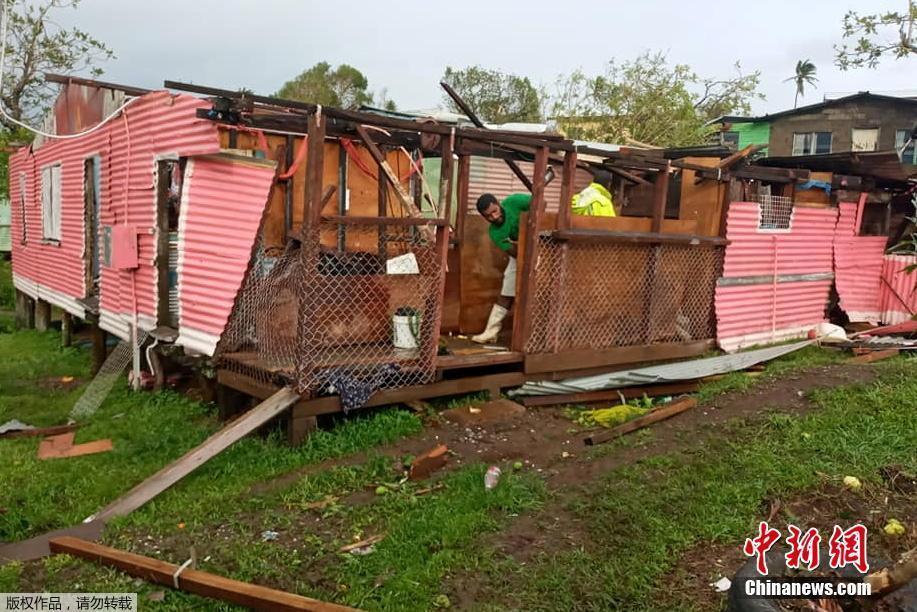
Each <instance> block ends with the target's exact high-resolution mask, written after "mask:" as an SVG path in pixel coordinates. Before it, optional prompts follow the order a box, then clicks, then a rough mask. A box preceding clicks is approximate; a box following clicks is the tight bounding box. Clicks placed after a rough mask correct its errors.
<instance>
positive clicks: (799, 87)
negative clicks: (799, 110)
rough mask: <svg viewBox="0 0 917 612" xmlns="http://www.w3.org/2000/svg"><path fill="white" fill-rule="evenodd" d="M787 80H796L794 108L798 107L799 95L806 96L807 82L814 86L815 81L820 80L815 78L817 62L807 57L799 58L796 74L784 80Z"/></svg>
mask: <svg viewBox="0 0 917 612" xmlns="http://www.w3.org/2000/svg"><path fill="white" fill-rule="evenodd" d="M787 81H795V82H796V98H795V99H794V100H793V108H796V105H797V104H798V103H799V96H802V97H805V95H806V83H808V84H809V85H812V86H813V87H814V86H815V82H816V81H818V79H817V78H815V64H813V63H812V62H810V61H809V60H807V59H805V60H799V61H798V62H796V74H795V75H793V76H791V77H790V78H788V79H784V81H783V82H784V83H786V82H787Z"/></svg>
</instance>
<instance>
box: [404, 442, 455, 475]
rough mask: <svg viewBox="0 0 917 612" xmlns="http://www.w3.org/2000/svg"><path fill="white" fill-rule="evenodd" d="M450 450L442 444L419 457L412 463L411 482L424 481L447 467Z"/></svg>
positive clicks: (409, 473)
mask: <svg viewBox="0 0 917 612" xmlns="http://www.w3.org/2000/svg"><path fill="white" fill-rule="evenodd" d="M448 452H449V449H448V448H447V447H446V445H445V444H440V445H438V446H435V447H433V448H431V449H430V450H428V451H427V452H425V453H423V454H422V455H420V456H418V457H417V458H416V459H414V461H412V462H411V469H410V470H409V471H408V478H410V479H411V480H424V479H426V478H427V477H429V476H430V474H432V473H433V472H435V471H436V470H438V469H440V468H442V467H443V466H444V465H446V461H447V460H448V458H449V457H448V455H447V453H448Z"/></svg>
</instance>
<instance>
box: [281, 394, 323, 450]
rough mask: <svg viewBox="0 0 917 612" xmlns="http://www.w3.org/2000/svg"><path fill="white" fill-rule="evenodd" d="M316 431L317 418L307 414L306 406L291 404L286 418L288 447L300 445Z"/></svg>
mask: <svg viewBox="0 0 917 612" xmlns="http://www.w3.org/2000/svg"><path fill="white" fill-rule="evenodd" d="M317 429H318V417H315V416H310V415H309V414H308V408H307V406H306V404H304V403H299V404H293V407H292V408H291V409H290V414H289V415H288V417H287V442H288V443H289V444H290V446H298V445H299V444H302V443H303V442H304V441H305V440H306V438H307V437H308V435H309V434H310V433H312V432H313V431H315V430H317Z"/></svg>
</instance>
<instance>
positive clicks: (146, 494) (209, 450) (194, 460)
mask: <svg viewBox="0 0 917 612" xmlns="http://www.w3.org/2000/svg"><path fill="white" fill-rule="evenodd" d="M299 399H300V396H299V394H298V393H296V392H295V391H294V390H292V389H290V388H289V387H284V388H282V389H280V390H276V389H275V391H274V393H273V394H271V395H270V396H269V397H267V399H265V400H264V401H263V402H261V403H260V404H259V405H258V406H256V407H254V408H252V409H251V410H249V411H248V412H246V413H245V414H244V415H242V416H241V417H239V418H238V419H236V420H235V421H233V422H232V423H230V424H229V425H227V426H226V427H224V428H223V429H221V430H220V431H218V432H216V433H215V434H213V435H212V436H210V437H209V438H207V439H206V440H204V442H203V443H201V444H200V445H199V446H197V447H196V448H194V449H192V450H190V451H188V452H187V453H185V454H184V455H183V456H182V457H180V458H178V459H176V460H175V461H173V462H172V463H170V464H169V465H167V466H166V467H164V468H162V469H161V470H159V471H158V472H156V473H155V474H153V475H152V476H150V477H149V478H147V479H146V480H144V481H143V482H141V483H140V484H138V485H137V486H135V487H134V488H133V489H131V490H130V491H128V492H127V493H126V494H124V495H122V496H121V497H119V498H118V499H116V500H115V501H113V502H112V503H110V504H108V505H107V506H105V507H104V508H102V509H101V510H99V511H98V512H96V513H95V514H94V515H92V516H91V517H89V518H88V519H86V520H87V521H107V520H110V519H113V518H115V517H118V516H125V515H127V514H130V513H131V512H133V511H134V510H136V509H137V508H139V507H140V506H142V505H144V504H145V503H147V502H148V501H150V500H151V499H153V498H154V497H156V496H157V495H159V494H160V493H162V492H163V491H165V490H166V489H168V488H169V487H171V486H172V485H174V484H175V483H176V482H178V481H179V480H181V479H182V478H184V477H185V476H187V475H188V474H190V473H191V472H193V471H194V470H196V469H197V468H199V467H200V466H202V465H203V464H204V463H206V462H207V461H209V460H210V459H212V458H214V457H215V456H217V455H218V454H219V453H221V452H222V451H224V450H226V449H227V448H228V447H229V446H231V445H232V444H234V443H235V442H237V441H238V440H240V439H241V438H243V437H244V436H246V435H248V434H249V433H251V432H253V431H254V430H256V429H258V428H259V427H261V426H262V425H264V424H265V423H267V422H268V421H270V420H271V419H273V418H275V417H277V416H279V415H280V414H281V413H283V412H284V411H285V410H287V409H289V408H290V407H291V406H293V404H295V403H296V402H297V401H298V400H299Z"/></svg>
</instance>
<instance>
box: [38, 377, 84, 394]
mask: <svg viewBox="0 0 917 612" xmlns="http://www.w3.org/2000/svg"><path fill="white" fill-rule="evenodd" d="M83 382H85V381H83V379H81V378H76V377H74V376H49V377H47V378H40V379H38V380H37V381H35V384H36V385H38V388H39V389H43V390H45V391H70V390H71V389H76V388H77V387H79V386H80V385H82V384H83Z"/></svg>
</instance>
